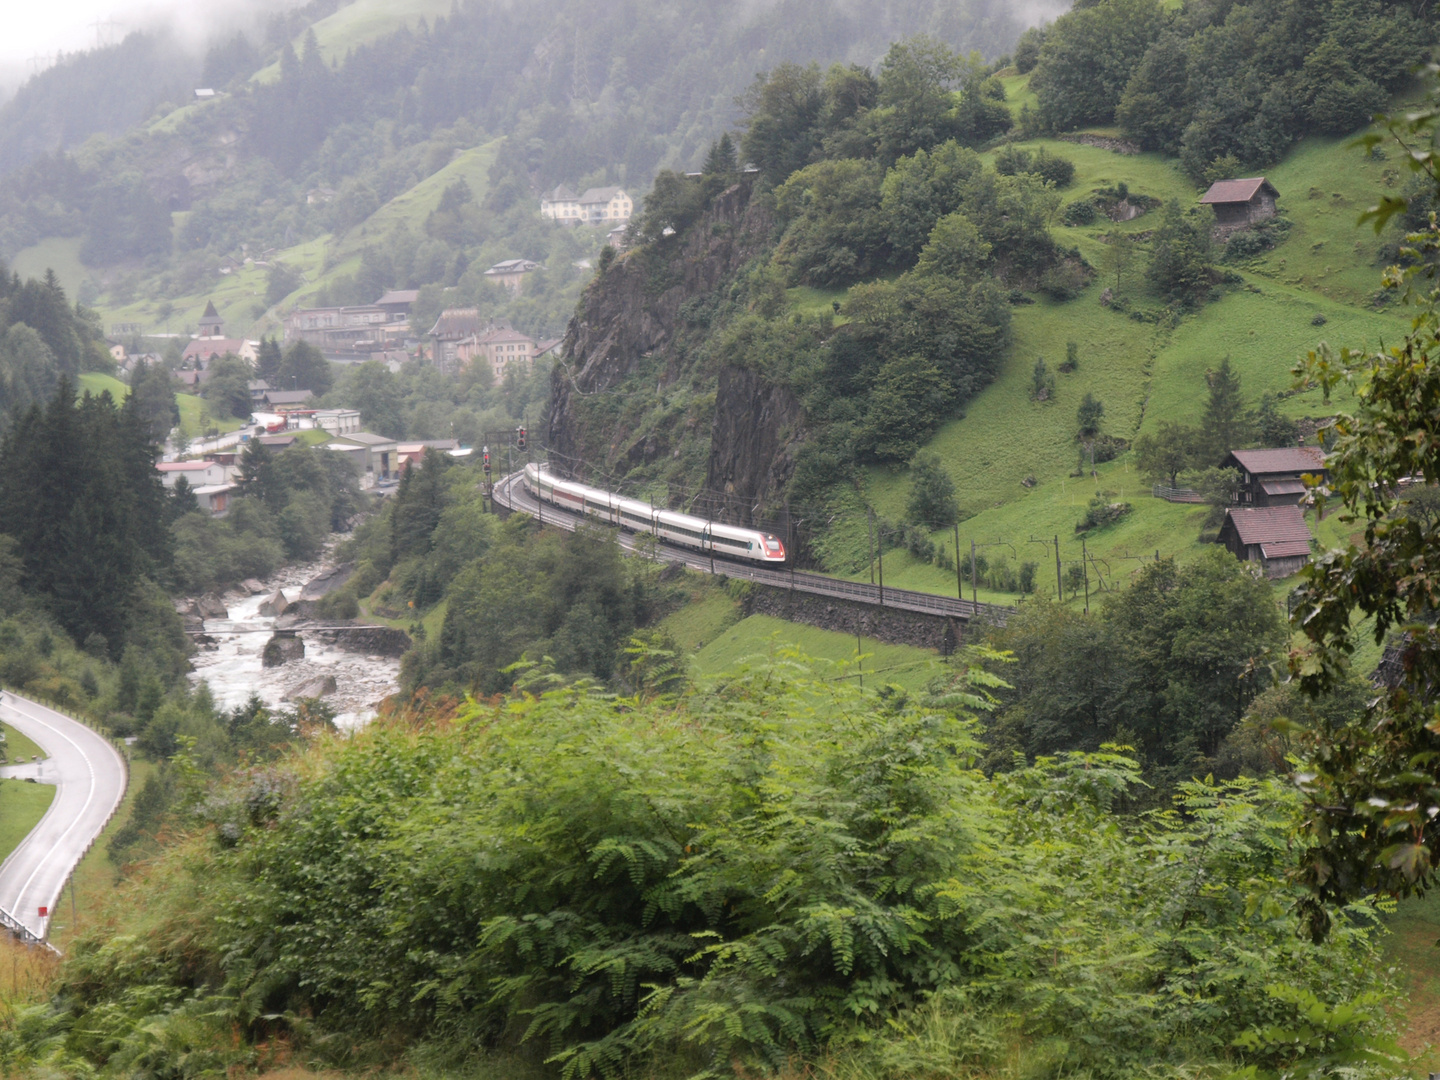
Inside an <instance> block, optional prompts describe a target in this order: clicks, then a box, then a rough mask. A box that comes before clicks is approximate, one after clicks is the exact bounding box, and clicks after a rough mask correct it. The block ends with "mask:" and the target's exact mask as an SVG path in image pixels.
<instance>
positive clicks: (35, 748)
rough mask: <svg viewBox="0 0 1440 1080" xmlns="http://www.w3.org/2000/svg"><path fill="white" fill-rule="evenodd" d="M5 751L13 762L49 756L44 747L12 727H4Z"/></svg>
mask: <svg viewBox="0 0 1440 1080" xmlns="http://www.w3.org/2000/svg"><path fill="white" fill-rule="evenodd" d="M5 753H6V756H7V757H8V758H9V759H10V760H11V761H14V762H19V761H28V760H30V759H31V758H36V757H49V756H50V755H49V754H47V753H46V752H45V748H44V747H43V746H41V745H40V744H39V743H37V742H35V741H34V740H33V739H31V738H30V737H28V736H26V735H22V734H21V733H20V732H18V731H16V730H15V729H14V728H13V727H7V728H6V729H5Z"/></svg>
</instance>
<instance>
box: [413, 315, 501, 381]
mask: <svg viewBox="0 0 1440 1080" xmlns="http://www.w3.org/2000/svg"><path fill="white" fill-rule="evenodd" d="M492 325H493V324H491V323H488V322H486V321H485V320H484V319H482V318H480V309H479V308H446V309H445V310H444V311H442V312H440V315H439V316H438V317H437V318H436V320H435V325H434V326H432V327H431V328H430V334H429V337H430V339H431V340H432V341H433V342H434V344H435V352H434V360H435V366H436V367H437V368H439V369H440V370H441V371H443V372H446V373H447V374H450V375H453V374H455V373H456V372H457V371H459V370H460V369H461V368H462V367H464V366H465V365H466V364H468V363H469V362H470V361H471V359H472V358H473V357H474V355H475V350H476V348H477V345H476V342H477V341H478V340H479V338H480V336H481V335H483V334H485V333H487V332H488V331H489V330H490V328H491V326H492Z"/></svg>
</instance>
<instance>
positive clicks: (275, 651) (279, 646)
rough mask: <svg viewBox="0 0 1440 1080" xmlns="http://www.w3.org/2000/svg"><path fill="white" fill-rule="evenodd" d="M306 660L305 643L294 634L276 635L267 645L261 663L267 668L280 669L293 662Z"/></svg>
mask: <svg viewBox="0 0 1440 1080" xmlns="http://www.w3.org/2000/svg"><path fill="white" fill-rule="evenodd" d="M303 659H305V642H304V641H302V640H301V639H300V638H299V637H297V636H296V635H294V634H276V635H275V636H274V637H272V638H271V639H270V640H269V641H267V642H266V643H265V651H264V652H262V653H261V654H260V663H261V664H263V665H264V666H265V667H267V668H272V667H280V666H282V665H284V664H288V663H290V662H291V661H292V660H303Z"/></svg>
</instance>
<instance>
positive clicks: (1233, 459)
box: [1221, 446, 1325, 506]
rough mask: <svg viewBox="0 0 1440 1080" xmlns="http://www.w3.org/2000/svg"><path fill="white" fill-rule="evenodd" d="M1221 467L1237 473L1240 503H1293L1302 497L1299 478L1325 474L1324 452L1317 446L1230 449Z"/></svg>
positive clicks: (1302, 482)
mask: <svg viewBox="0 0 1440 1080" xmlns="http://www.w3.org/2000/svg"><path fill="white" fill-rule="evenodd" d="M1221 467H1222V468H1227V469H1234V470H1235V471H1236V472H1238V473H1239V474H1240V488H1239V491H1238V492H1237V493H1236V496H1235V501H1236V502H1237V503H1239V504H1240V505H1241V506H1294V505H1296V504H1298V503H1299V502H1300V500H1301V499H1302V498H1304V497H1305V483H1304V481H1303V480H1301V477H1302V476H1305V475H1306V474H1307V473H1308V474H1310V475H1320V476H1323V475H1324V474H1325V454H1324V452H1323V451H1322V450H1321V449H1320V448H1319V447H1318V446H1290V447H1282V448H1280V449H1272V450H1232V451H1230V453H1229V454H1227V455H1226V456H1225V460H1224V462H1223V463H1222V466H1221Z"/></svg>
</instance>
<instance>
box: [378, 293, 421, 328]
mask: <svg viewBox="0 0 1440 1080" xmlns="http://www.w3.org/2000/svg"><path fill="white" fill-rule="evenodd" d="M419 299H420V290H419V289H390V290H388V291H387V292H385V293H384V294H383V295H381V297H380V299H379V300H376V301H375V306H376V307H378V308H384V309H385V310H386V312H388V313H389V315H390V321H391V322H392V323H395V322H401V321H404V322H409V321H410V309H411V308H413V307H414V306H415V302H416V301H417V300H419ZM396 316H403V319H400V318H396Z"/></svg>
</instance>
